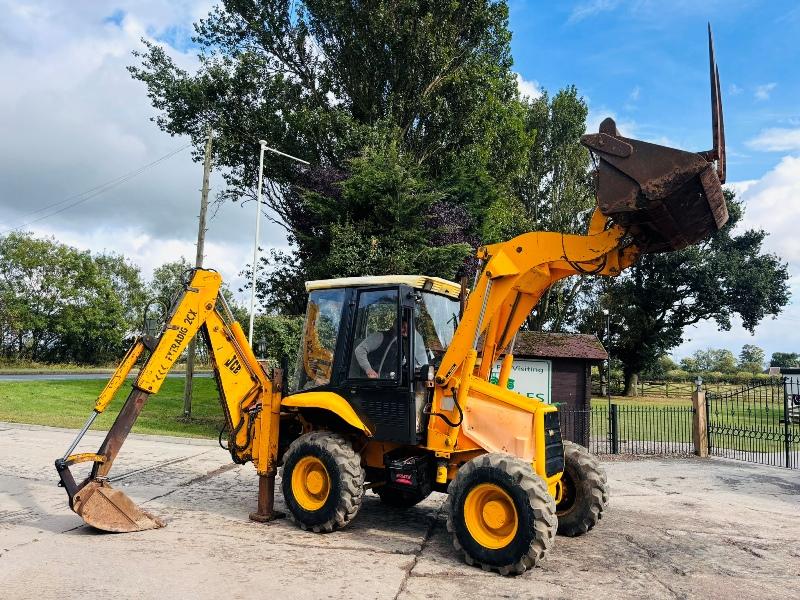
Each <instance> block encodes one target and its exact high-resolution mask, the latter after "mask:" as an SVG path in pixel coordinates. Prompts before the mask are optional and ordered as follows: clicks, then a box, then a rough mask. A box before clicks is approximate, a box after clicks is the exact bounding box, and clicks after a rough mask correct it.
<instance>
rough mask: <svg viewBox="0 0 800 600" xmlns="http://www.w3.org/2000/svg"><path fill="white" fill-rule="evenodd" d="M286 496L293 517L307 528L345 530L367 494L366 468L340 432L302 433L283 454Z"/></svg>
mask: <svg viewBox="0 0 800 600" xmlns="http://www.w3.org/2000/svg"><path fill="white" fill-rule="evenodd" d="M281 487H282V489H283V498H284V500H285V501H286V506H287V507H288V508H289V512H290V514H291V518H292V520H294V521H295V522H296V523H297V524H299V525H300V527H302V528H303V529H311V530H312V531H316V532H318V533H319V532H329V531H333V530H334V529H341V528H342V527H344V526H345V525H347V524H348V523H349V522H350V521H352V520H353V518H354V517H355V516H356V514H357V513H358V509H359V508H360V507H361V498H362V496H363V495H364V469H363V468H362V467H361V459H360V457H359V455H358V454H357V453H356V452H355V451H354V450H353V448H352V446H351V445H350V444H349V442H348V441H347V440H346V439H345V438H343V437H342V436H340V435H337V434H335V433H328V432H314V433H307V434H305V435H301V436H300V437H299V438H297V439H296V440H295V441H293V442H292V444H291V445H290V446H289V449H288V450H287V451H286V454H285V455H284V457H283V475H282V481H281Z"/></svg>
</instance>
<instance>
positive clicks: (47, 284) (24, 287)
mask: <svg viewBox="0 0 800 600" xmlns="http://www.w3.org/2000/svg"><path fill="white" fill-rule="evenodd" d="M141 290H142V283H141V280H140V279H139V274H138V269H136V268H135V267H132V266H131V265H130V264H128V263H127V262H126V261H125V260H124V259H123V258H122V257H120V256H116V255H99V256H92V255H91V254H90V253H89V252H86V251H81V250H78V249H76V248H72V247H70V246H67V245H65V244H61V243H58V242H56V241H55V240H54V239H37V238H34V237H33V236H32V235H31V234H28V233H11V234H9V235H7V236H5V237H1V238H0V353H1V354H2V356H3V357H6V358H13V359H18V360H28V361H45V362H78V363H86V364H100V363H104V362H107V361H109V360H112V359H113V358H115V357H116V356H117V355H118V354H119V353H120V351H121V350H122V346H123V341H124V338H125V336H126V335H127V334H128V333H129V332H130V331H131V326H132V323H133V313H134V309H133V307H132V306H131V304H134V305H135V304H136V303H137V302H139V301H140V298H141Z"/></svg>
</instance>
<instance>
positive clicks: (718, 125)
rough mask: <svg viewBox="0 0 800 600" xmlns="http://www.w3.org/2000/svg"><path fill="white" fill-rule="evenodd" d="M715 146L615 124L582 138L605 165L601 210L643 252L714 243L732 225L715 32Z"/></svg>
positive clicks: (599, 181)
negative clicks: (654, 136)
mask: <svg viewBox="0 0 800 600" xmlns="http://www.w3.org/2000/svg"><path fill="white" fill-rule="evenodd" d="M708 51H709V70H710V80H711V126H712V135H713V144H712V145H713V147H712V149H711V150H707V151H704V152H686V151H684V150H678V149H676V148H669V147H667V146H660V145H658V144H651V143H649V142H643V141H641V140H635V139H632V138H626V137H623V136H621V135H620V134H619V132H618V131H617V126H616V124H615V123H614V121H613V119H606V120H604V121H603V122H602V123H601V124H600V132H599V133H593V134H587V135H584V136H582V137H581V143H582V144H583V145H584V146H586V147H587V148H589V150H590V151H591V152H592V153H593V154H594V155H595V156H596V157H597V158H598V159H599V164H598V166H597V174H596V189H597V204H598V207H599V209H600V212H601V213H602V214H603V215H605V216H606V217H609V218H611V219H612V220H613V221H614V222H615V223H617V224H619V225H621V226H623V227H625V228H627V229H628V233H629V234H630V235H631V236H632V237H633V239H634V242H635V243H636V245H637V246H638V247H639V248H640V249H641V252H642V253H643V254H646V253H650V252H670V251H673V250H680V249H682V248H685V247H687V246H691V245H692V244H696V243H697V242H700V241H702V240H704V239H707V238H709V237H710V236H712V235H713V234H714V233H716V232H717V231H718V230H719V229H721V228H722V227H723V225H725V223H726V222H727V221H728V209H727V207H726V205H725V198H724V196H723V194H722V184H723V183H725V175H726V173H725V125H724V122H723V116H722V95H721V93H720V83H719V69H718V68H717V63H716V59H715V56H714V41H713V37H712V35H711V25H710V24H709V26H708Z"/></svg>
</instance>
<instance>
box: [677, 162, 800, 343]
mask: <svg viewBox="0 0 800 600" xmlns="http://www.w3.org/2000/svg"><path fill="white" fill-rule="evenodd" d="M731 187H733V188H734V189H735V190H736V192H737V195H738V196H739V198H740V199H741V200H743V201H744V203H745V214H744V218H743V219H742V223H741V225H740V227H739V229H740V230H744V229H751V228H755V229H763V230H765V231H766V232H768V233H769V235H768V236H767V238H766V239H765V240H764V250H766V251H768V252H774V253H775V254H777V255H778V256H779V257H781V259H782V260H784V261H786V262H787V263H788V265H789V275H790V280H789V287H790V290H791V294H792V299H793V302H792V303H791V304H789V305H788V306H787V307H786V308H785V309H784V310H783V312H782V313H781V314H780V315H778V316H777V317H776V318H774V319H773V318H769V319H766V320H764V321H762V322H761V324H760V325H758V327H757V328H756V331H755V335H753V336H751V335H750V333H749V332H748V331H747V330H745V329H744V328H743V327H742V326H741V322H740V321H739V320H734V323H733V327H732V329H731V330H730V331H723V332H721V331H718V330H717V326H716V324H715V323H713V322H704V323H701V324H700V325H698V326H697V327H694V328H690V329H687V330H686V332H685V336H686V338H687V340H686V342H684V343H683V344H682V345H681V346H679V347H678V348H676V349H675V351H674V352H673V355H674V356H677V357H683V356H688V355H689V354H691V353H692V352H694V351H695V350H697V349H699V348H706V347H709V346H710V347H714V348H728V349H730V350H732V351H733V352H734V353H737V354H738V352H739V349H740V348H741V346H742V345H743V344H756V345H757V346H761V347H762V348H764V350H765V351H766V353H767V357H769V356H770V355H771V354H772V353H773V352H800V236H798V235H797V223H798V222H800V202H798V199H800V156H785V157H783V159H781V161H780V163H778V165H777V166H776V167H775V168H774V169H772V170H771V171H769V172H768V173H766V174H765V175H764V176H763V177H761V178H760V179H758V180H755V181H744V182H739V183H734V184H731Z"/></svg>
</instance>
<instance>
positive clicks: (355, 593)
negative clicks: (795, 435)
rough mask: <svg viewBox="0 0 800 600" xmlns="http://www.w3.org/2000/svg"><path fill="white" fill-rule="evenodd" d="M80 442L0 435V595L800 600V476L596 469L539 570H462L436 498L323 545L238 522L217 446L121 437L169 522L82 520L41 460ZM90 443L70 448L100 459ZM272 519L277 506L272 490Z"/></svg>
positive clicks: (637, 466) (126, 469)
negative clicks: (585, 498)
mask: <svg viewBox="0 0 800 600" xmlns="http://www.w3.org/2000/svg"><path fill="white" fill-rule="evenodd" d="M73 435H74V432H72V431H67V430H58V429H49V428H44V427H30V426H28V427H22V426H17V425H13V424H4V423H0V583H2V588H0V589H2V594H1V595H2V597H5V598H37V600H38V599H41V600H44V599H47V598H79V597H82V598H85V597H99V596H100V595H101V594H102V595H103V596H108V597H113V598H115V600H116V599H118V598H119V599H122V598H137V599H138V598H163V597H165V596H166V597H173V598H185V597H187V598H188V597H191V598H220V597H226V598H228V597H232V598H265V597H270V598H292V599H293V600H300V599H303V598H347V599H350V598H387V599H394V598H399V599H406V600H411V599H422V598H431V599H436V600H442V599H446V598H459V599H464V598H726V599H727V598H752V597H754V596H756V595H758V596H763V597H767V598H770V599H778V598H797V597H798V593H799V592H798V589H800V587H798V581H800V518H798V517H800V471H789V470H786V469H780V468H773V467H761V466H756V465H749V464H745V463H736V462H732V461H726V460H722V459H697V458H683V459H663V458H646V459H641V460H615V461H611V462H605V463H604V466H605V468H606V470H607V472H608V476H609V480H610V484H611V491H612V494H611V503H610V506H609V510H608V512H607V513H606V516H605V518H604V519H603V520H602V521H601V522H600V524H599V525H598V526H597V527H596V528H595V529H594V530H593V531H592V532H590V533H589V534H588V535H586V536H584V537H581V538H574V539H573V538H558V539H557V540H556V544H555V547H554V548H553V551H552V552H551V554H550V555H549V557H548V558H547V559H546V560H545V561H544V563H543V565H542V566H541V567H540V568H536V569H534V570H532V571H529V572H527V573H525V574H524V575H522V576H519V577H500V576H499V575H495V574H491V573H485V572H483V571H480V570H478V569H475V568H472V567H468V566H467V565H466V564H464V563H463V561H462V560H461V558H460V557H459V556H458V555H457V554H456V552H455V550H454V549H453V546H452V543H451V540H450V536H449V534H448V533H447V531H446V529H445V526H444V515H443V511H442V503H443V500H444V498H445V496H443V495H441V494H434V495H432V496H431V497H430V498H428V499H427V500H426V501H425V502H423V503H422V504H420V505H419V506H417V507H415V508H413V509H411V510H408V511H405V512H398V511H393V510H391V509H387V508H385V507H384V506H382V505H381V503H380V502H379V500H378V498H377V496H374V495H372V494H371V493H368V494H367V495H366V496H365V500H364V504H363V507H362V509H361V512H360V513H359V515H358V516H357V517H356V519H355V521H354V522H353V523H352V524H351V526H350V527H348V528H347V529H345V530H344V531H340V532H336V533H333V534H328V535H318V534H313V533H307V532H303V531H301V530H300V529H298V528H297V527H295V526H294V525H293V524H292V523H291V522H290V521H288V520H282V521H278V522H276V523H273V524H270V525H260V524H256V523H252V522H250V521H248V519H247V515H248V513H249V512H250V511H251V510H252V509H253V508H254V506H255V499H256V489H257V480H256V476H255V472H254V470H253V468H252V466H251V465H244V466H236V465H232V464H231V463H230V462H229V460H228V455H227V454H226V453H225V452H224V451H222V450H221V449H219V448H218V447H216V446H215V445H214V443H213V442H197V441H193V443H191V444H189V443H186V441H185V440H175V439H171V438H165V437H151V436H141V435H140V436H131V438H130V439H129V440H128V442H127V443H126V445H125V446H124V448H123V451H122V452H121V454H120V457H119V459H118V460H117V463H116V464H115V467H114V470H113V471H112V474H115V475H123V474H126V473H131V475H129V476H127V477H125V478H123V479H121V480H120V481H119V482H118V483H117V484H116V485H117V487H119V488H122V489H124V490H125V491H126V492H127V493H128V494H129V495H130V496H131V497H132V498H134V499H135V500H136V501H137V502H138V503H140V504H141V505H142V506H143V507H145V508H146V509H147V510H149V511H150V512H153V513H155V514H157V515H159V516H161V517H162V518H164V519H165V520H166V521H167V527H165V528H163V529H159V530H154V531H145V532H141V533H134V534H119V535H111V534H100V533H98V532H96V531H95V530H92V529H91V528H89V527H86V526H84V525H83V524H82V521H81V520H80V518H79V517H77V516H76V515H75V514H73V513H72V512H70V510H69V509H68V507H67V498H66V494H65V493H64V491H63V490H62V489H60V488H58V487H56V485H55V483H56V481H57V475H56V472H55V469H54V468H53V460H54V459H55V458H56V457H58V456H59V455H60V454H61V453H63V451H64V450H65V449H66V447H67V446H68V444H69V442H70V440H71V439H72V437H73ZM100 440H101V435H98V434H90V435H89V436H87V441H86V442H85V444H84V445H82V446H81V448H82V449H83V450H85V451H90V450H94V449H96V447H97V445H99V442H100ZM276 504H277V505H278V506H277V507H278V508H284V507H283V501H282V498H281V496H280V493H279V494H278V495H277V498H276Z"/></svg>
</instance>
